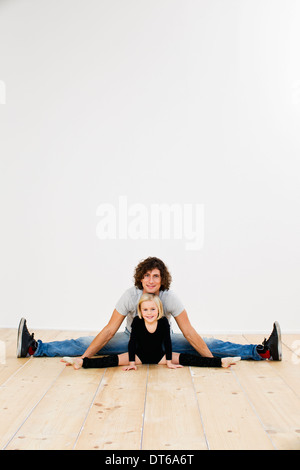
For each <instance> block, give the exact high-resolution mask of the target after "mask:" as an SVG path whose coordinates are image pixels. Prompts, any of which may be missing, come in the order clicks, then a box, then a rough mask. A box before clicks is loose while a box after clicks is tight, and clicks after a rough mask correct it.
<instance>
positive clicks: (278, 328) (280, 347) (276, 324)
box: [274, 321, 282, 361]
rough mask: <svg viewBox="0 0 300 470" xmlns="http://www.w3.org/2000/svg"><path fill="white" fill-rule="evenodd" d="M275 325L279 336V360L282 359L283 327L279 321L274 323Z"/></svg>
mask: <svg viewBox="0 0 300 470" xmlns="http://www.w3.org/2000/svg"><path fill="white" fill-rule="evenodd" d="M274 326H275V328H276V332H277V338H278V359H277V361H282V346H281V329H280V325H279V323H278V321H276V322H275V323H274Z"/></svg>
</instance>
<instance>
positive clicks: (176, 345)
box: [171, 333, 262, 361]
mask: <svg viewBox="0 0 300 470" xmlns="http://www.w3.org/2000/svg"><path fill="white" fill-rule="evenodd" d="M171 339H172V349H173V351H176V352H178V353H186V354H196V355H200V354H199V353H198V352H197V351H196V350H195V349H194V348H193V347H192V346H191V344H190V343H189V342H188V341H187V340H186V339H185V337H184V336H183V335H182V334H181V333H173V334H172V335H171ZM203 341H204V342H205V343H206V345H207V347H208V348H209V350H210V352H211V353H212V355H213V356H215V357H236V356H239V357H241V358H242V359H254V360H258V361H259V360H261V359H262V358H261V356H260V355H259V354H258V353H257V351H256V346H257V345H256V344H237V343H230V342H229V341H221V340H220V339H215V338H203Z"/></svg>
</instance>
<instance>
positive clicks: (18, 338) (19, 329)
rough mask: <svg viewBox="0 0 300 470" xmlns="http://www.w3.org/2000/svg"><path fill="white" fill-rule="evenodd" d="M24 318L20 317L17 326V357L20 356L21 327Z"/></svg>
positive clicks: (23, 323) (22, 327)
mask: <svg viewBox="0 0 300 470" xmlns="http://www.w3.org/2000/svg"><path fill="white" fill-rule="evenodd" d="M25 322H26V319H25V318H21V320H20V323H19V328H18V336H17V357H22V337H23V329H24V325H25Z"/></svg>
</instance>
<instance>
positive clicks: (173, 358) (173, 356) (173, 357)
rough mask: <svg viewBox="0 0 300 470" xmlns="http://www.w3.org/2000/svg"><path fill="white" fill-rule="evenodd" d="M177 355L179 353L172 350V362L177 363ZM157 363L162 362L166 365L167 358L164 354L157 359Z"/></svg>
mask: <svg viewBox="0 0 300 470" xmlns="http://www.w3.org/2000/svg"><path fill="white" fill-rule="evenodd" d="M179 356H180V354H179V353H176V352H172V362H173V364H179ZM158 364H160V365H161V364H162V365H166V364H167V360H166V355H164V357H163V358H162V359H161V360H160V361H159V363H158Z"/></svg>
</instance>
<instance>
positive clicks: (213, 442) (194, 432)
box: [0, 329, 300, 451]
mask: <svg viewBox="0 0 300 470" xmlns="http://www.w3.org/2000/svg"><path fill="white" fill-rule="evenodd" d="M16 333H17V331H16V329H0V344H1V347H2V349H1V361H0V449H6V450H14V449H24V450H31V449H33V450H36V449H40V450H46V449H53V450H58V449H62V450H71V449H75V450H89V449H93V450H96V449H99V450H123V449H124V450H164V451H168V450H178V449H180V450H185V449H189V450H215V449H216V450H223V449H224V450H238V449H243V450H246V449H251V450H254V449H257V450H258V449H263V450H276V449H277V450H286V449H288V450H292V449H295V450H300V335H283V337H282V341H283V360H282V362H275V361H241V362H240V363H238V364H236V365H235V366H232V367H231V368H230V369H227V370H225V369H214V368H209V369H206V368H196V367H185V368H182V369H176V370H170V369H167V368H166V367H165V366H153V365H151V366H148V365H143V366H139V368H138V371H136V372H135V371H129V372H124V371H122V368H121V367H117V368H111V369H86V370H83V369H81V370H79V371H74V370H73V369H72V368H71V367H66V366H65V365H64V364H63V363H62V362H61V361H60V358H58V357H56V358H24V359H18V358H16ZM85 334H87V333H84V332H72V331H69V332H66V331H54V330H47V331H42V330H41V331H37V332H36V335H35V336H36V337H39V336H41V337H42V338H43V340H45V341H53V340H62V339H68V338H72V337H76V336H82V335H85ZM89 334H90V333H89ZM91 334H92V333H91ZM218 338H220V339H224V340H230V341H234V342H238V343H258V342H261V340H262V338H261V337H260V336H256V335H249V334H245V335H224V336H218Z"/></svg>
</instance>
